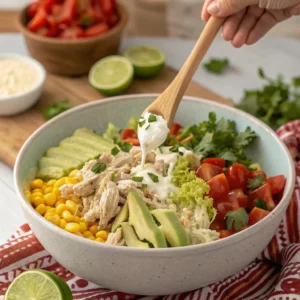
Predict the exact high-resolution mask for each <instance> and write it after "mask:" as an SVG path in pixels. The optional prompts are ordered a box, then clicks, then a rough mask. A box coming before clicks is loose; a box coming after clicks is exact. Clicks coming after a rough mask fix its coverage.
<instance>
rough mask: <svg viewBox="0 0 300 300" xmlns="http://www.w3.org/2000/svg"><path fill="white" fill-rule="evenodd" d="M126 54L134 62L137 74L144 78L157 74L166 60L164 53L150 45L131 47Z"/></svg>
mask: <svg viewBox="0 0 300 300" xmlns="http://www.w3.org/2000/svg"><path fill="white" fill-rule="evenodd" d="M124 56H125V57H127V58H128V59H129V60H130V61H131V62H132V64H133V66H134V72H135V74H136V75H137V76H138V77H143V78H150V77H154V76H156V75H157V74H158V73H159V72H160V71H161V70H162V68H163V67H164V65H165V62H166V57H165V55H164V53H163V52H161V51H160V50H158V49H156V48H153V47H150V46H137V47H132V48H129V49H128V50H127V51H126V52H125V53H124Z"/></svg>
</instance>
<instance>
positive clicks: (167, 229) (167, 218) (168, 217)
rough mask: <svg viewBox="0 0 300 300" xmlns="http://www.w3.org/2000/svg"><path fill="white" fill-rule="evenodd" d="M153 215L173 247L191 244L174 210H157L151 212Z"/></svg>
mask: <svg viewBox="0 0 300 300" xmlns="http://www.w3.org/2000/svg"><path fill="white" fill-rule="evenodd" d="M151 214H153V216H154V217H155V218H156V219H157V221H158V222H159V223H160V224H161V226H160V227H159V228H160V230H161V231H162V232H163V234H164V235H165V237H166V239H167V241H168V242H169V244H170V245H171V247H180V246H188V245H189V244H190V241H189V238H188V235H187V234H186V232H185V230H184V228H183V226H182V225H181V223H180V222H179V220H178V218H177V216H176V213H175V212H174V211H173V210H171V209H155V210H152V211H151Z"/></svg>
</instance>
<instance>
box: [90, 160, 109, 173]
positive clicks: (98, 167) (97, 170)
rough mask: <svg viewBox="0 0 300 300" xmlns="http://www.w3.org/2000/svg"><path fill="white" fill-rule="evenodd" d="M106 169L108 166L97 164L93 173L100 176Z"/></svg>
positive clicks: (93, 168)
mask: <svg viewBox="0 0 300 300" xmlns="http://www.w3.org/2000/svg"><path fill="white" fill-rule="evenodd" d="M105 169H106V164H105V163H96V164H94V165H93V167H92V169H91V171H92V172H94V173H95V174H100V173H102V172H103V171H105Z"/></svg>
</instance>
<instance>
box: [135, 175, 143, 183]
mask: <svg viewBox="0 0 300 300" xmlns="http://www.w3.org/2000/svg"><path fill="white" fill-rule="evenodd" d="M132 180H133V181H135V182H142V181H143V180H144V177H139V176H133V177H132Z"/></svg>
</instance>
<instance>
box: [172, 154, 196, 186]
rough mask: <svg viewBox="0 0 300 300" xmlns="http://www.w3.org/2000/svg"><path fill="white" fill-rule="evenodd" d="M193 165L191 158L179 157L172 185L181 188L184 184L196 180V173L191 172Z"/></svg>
mask: <svg viewBox="0 0 300 300" xmlns="http://www.w3.org/2000/svg"><path fill="white" fill-rule="evenodd" d="M191 165H192V161H191V158H189V157H179V158H178V160H177V163H176V166H175V168H174V171H173V174H172V183H173V184H175V185H176V186H177V187H181V186H182V185H183V184H184V183H186V182H190V181H193V180H195V179H196V178H197V177H196V173H195V172H194V171H192V170H191Z"/></svg>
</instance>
